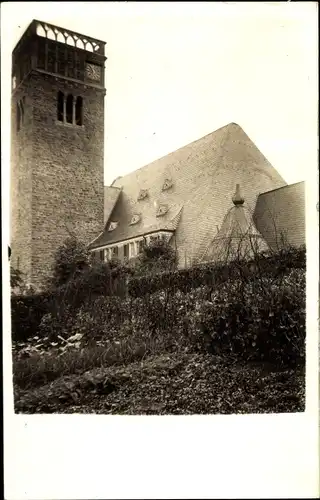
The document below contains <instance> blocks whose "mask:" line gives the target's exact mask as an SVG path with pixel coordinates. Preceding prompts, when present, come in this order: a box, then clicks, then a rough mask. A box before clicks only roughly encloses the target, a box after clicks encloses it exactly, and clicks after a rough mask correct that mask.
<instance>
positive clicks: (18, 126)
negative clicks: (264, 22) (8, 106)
mask: <svg viewBox="0 0 320 500" xmlns="http://www.w3.org/2000/svg"><path fill="white" fill-rule="evenodd" d="M20 128H21V110H20V102H17V132H19V130H20Z"/></svg>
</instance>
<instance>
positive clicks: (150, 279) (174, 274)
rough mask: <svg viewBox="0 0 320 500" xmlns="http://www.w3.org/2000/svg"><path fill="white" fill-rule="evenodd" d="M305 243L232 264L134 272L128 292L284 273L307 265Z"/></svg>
mask: <svg viewBox="0 0 320 500" xmlns="http://www.w3.org/2000/svg"><path fill="white" fill-rule="evenodd" d="M305 266H306V252H305V247H301V248H298V249H295V248H287V249H285V250H281V251H279V252H278V253H274V254H269V255H266V256H264V255H256V256H255V258H254V259H253V260H252V261H250V262H247V261H234V262H231V263H228V264H215V263H209V264H202V265H197V266H192V267H190V268H185V269H179V270H176V271H171V272H168V271H166V272H161V273H158V274H155V275H153V276H150V275H148V276H133V277H131V278H130V279H129V281H128V293H129V294H130V295H131V296H132V297H140V296H143V295H144V294H150V293H154V292H156V291H157V290H167V291H172V292H173V293H174V292H175V291H176V290H181V291H183V292H185V293H186V292H188V291H190V290H191V289H193V288H198V287H199V286H209V287H216V286H218V285H219V284H221V283H224V282H226V281H228V280H234V279H238V278H241V279H242V280H247V279H249V277H250V276H251V277H254V276H255V277H259V276H267V275H270V276H283V275H285V274H286V273H287V272H288V271H289V270H290V269H295V268H296V269H305Z"/></svg>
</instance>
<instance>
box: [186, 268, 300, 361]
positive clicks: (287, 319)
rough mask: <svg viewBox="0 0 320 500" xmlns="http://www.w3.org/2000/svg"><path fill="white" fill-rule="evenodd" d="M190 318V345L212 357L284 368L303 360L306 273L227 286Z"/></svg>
mask: <svg viewBox="0 0 320 500" xmlns="http://www.w3.org/2000/svg"><path fill="white" fill-rule="evenodd" d="M195 309H196V311H195V313H193V314H191V315H189V317H190V321H191V324H192V327H191V330H192V331H193V334H194V341H195V343H196V344H197V345H198V346H199V347H200V348H203V347H204V348H205V349H206V350H208V351H209V352H213V353H233V354H237V355H239V356H241V357H242V358H244V359H246V360H255V361H269V362H273V363H275V364H276V363H279V364H283V365H297V364H301V365H302V364H303V363H304V361H305V338H306V336H305V335H306V330H305V328H306V327H305V321H306V311H305V273H304V272H303V271H302V270H291V271H290V272H289V273H288V275H286V276H285V277H284V278H282V277H278V278H276V279H273V280H271V279H270V278H261V279H260V280H259V281H257V280H255V281H253V280H252V281H248V282H247V283H243V282H239V281H238V282H237V281H235V282H233V283H230V282H229V283H225V284H223V285H221V286H220V287H219V288H217V289H216V290H214V292H212V293H211V295H210V298H209V300H205V301H198V302H197V304H196V307H195Z"/></svg>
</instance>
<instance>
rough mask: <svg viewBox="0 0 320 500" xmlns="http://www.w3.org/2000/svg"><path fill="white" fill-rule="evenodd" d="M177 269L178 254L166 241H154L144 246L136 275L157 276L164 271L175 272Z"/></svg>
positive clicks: (137, 262) (135, 267) (136, 266)
mask: <svg viewBox="0 0 320 500" xmlns="http://www.w3.org/2000/svg"><path fill="white" fill-rule="evenodd" d="M176 267H177V253H176V251H175V249H174V248H173V247H172V246H171V245H170V244H169V243H168V242H167V241H165V240H159V239H157V240H153V241H151V242H150V243H149V244H148V245H144V246H143V249H142V252H141V254H140V255H139V256H138V258H137V260H136V262H135V266H134V269H135V274H136V275H140V276H143V275H149V274H157V273H159V272H162V271H173V270H174V269H176Z"/></svg>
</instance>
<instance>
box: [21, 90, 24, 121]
mask: <svg viewBox="0 0 320 500" xmlns="http://www.w3.org/2000/svg"><path fill="white" fill-rule="evenodd" d="M20 112H21V125H23V124H24V97H23V98H22V99H21V101H20Z"/></svg>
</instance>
